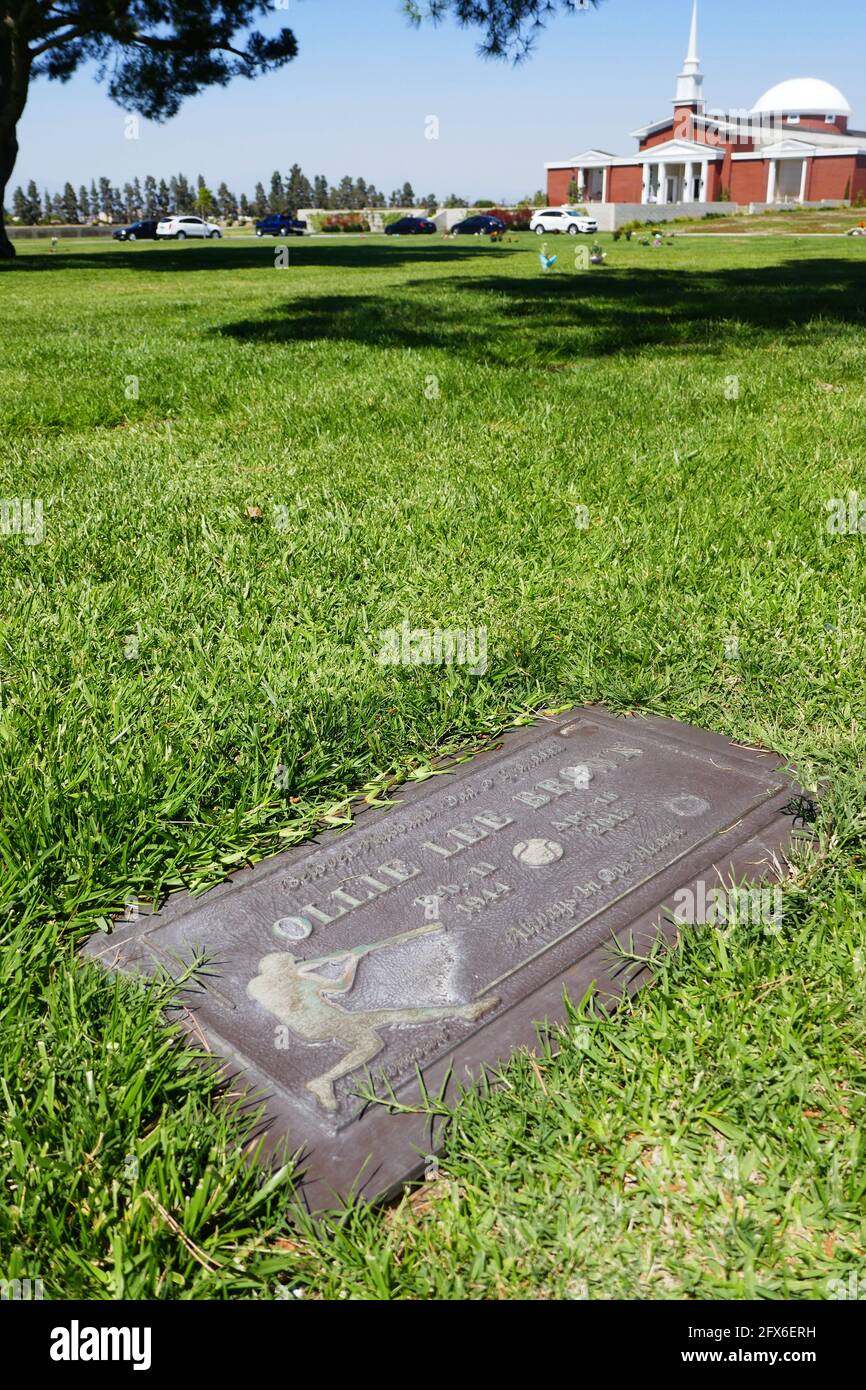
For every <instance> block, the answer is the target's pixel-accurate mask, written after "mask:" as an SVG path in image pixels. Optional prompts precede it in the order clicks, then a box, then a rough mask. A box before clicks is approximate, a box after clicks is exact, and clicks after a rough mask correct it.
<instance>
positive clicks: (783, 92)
mask: <svg viewBox="0 0 866 1390" xmlns="http://www.w3.org/2000/svg"><path fill="white" fill-rule="evenodd" d="M771 113H772V114H778V115H783V116H850V115H851V107H850V106H849V105H848V102H847V101H846V100H845V98H844V96H843V95H842V93H841V92H840V91H839V88H838V87H834V86H833V84H832V83H831V82H822V81H821V79H820V77H793V78H791V80H790V81H789V82H779V83H778V84H777V85H776V86H775V87H771V88H770V90H769V91H768V92H765V93H764V95H763V96H762V97H761V99H760V100H759V101H757V102H756V103H755V105H754V106H753V107H752V115H753V116H762V115H769V114H771Z"/></svg>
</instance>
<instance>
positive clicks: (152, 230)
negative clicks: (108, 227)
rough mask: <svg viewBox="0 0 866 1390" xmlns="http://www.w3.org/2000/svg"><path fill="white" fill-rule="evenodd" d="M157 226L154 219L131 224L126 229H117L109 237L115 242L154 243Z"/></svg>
mask: <svg viewBox="0 0 866 1390" xmlns="http://www.w3.org/2000/svg"><path fill="white" fill-rule="evenodd" d="M157 226H158V223H157V222H156V220H155V219H154V220H152V221H151V220H145V221H143V222H131V223H130V224H129V226H128V227H118V228H117V229H116V230H115V231H113V232H112V233H111V235H112V236H113V237H114V240H115V241H155V240H156V229H157Z"/></svg>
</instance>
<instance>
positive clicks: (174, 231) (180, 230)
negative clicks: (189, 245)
mask: <svg viewBox="0 0 866 1390" xmlns="http://www.w3.org/2000/svg"><path fill="white" fill-rule="evenodd" d="M156 234H157V236H162V237H174V239H175V241H183V240H184V238H185V237H188V236H203V237H220V236H222V232H221V231H220V229H219V227H214V226H213V225H212V224H211V223H210V222H205V220H204V218H203V217H187V216H185V215H184V216H183V217H164V218H163V219H162V221H161V222H159V223H157V227H156Z"/></svg>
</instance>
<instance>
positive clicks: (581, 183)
mask: <svg viewBox="0 0 866 1390" xmlns="http://www.w3.org/2000/svg"><path fill="white" fill-rule="evenodd" d="M585 183H586V172H585V170H583V169H578V171H577V191H578V196H579V195H580V190H581V189H582V188H584V187H585Z"/></svg>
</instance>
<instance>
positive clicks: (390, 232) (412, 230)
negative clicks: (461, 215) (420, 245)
mask: <svg viewBox="0 0 866 1390" xmlns="http://www.w3.org/2000/svg"><path fill="white" fill-rule="evenodd" d="M435 230H436V223H435V222H431V221H430V219H429V218H428V217H401V218H400V220H399V221H398V222H390V223H389V224H388V226H387V227H386V228H385V235H386V236H430V235H432V233H433V232H435Z"/></svg>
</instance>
